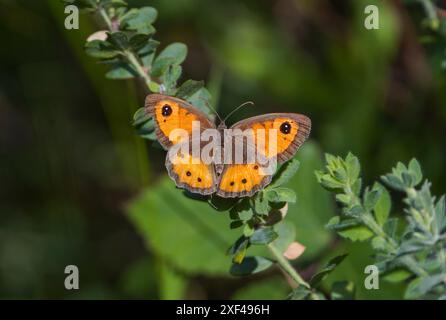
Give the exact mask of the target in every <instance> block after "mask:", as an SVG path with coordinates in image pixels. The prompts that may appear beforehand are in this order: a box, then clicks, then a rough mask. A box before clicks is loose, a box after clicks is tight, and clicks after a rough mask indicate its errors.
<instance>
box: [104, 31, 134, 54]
mask: <svg viewBox="0 0 446 320" xmlns="http://www.w3.org/2000/svg"><path fill="white" fill-rule="evenodd" d="M107 34H108V37H107V41H108V42H109V43H110V44H111V45H112V46H113V47H114V48H115V49H116V50H127V49H128V48H129V47H130V43H129V39H128V37H127V35H126V34H125V33H124V32H121V31H117V32H108V33H107Z"/></svg>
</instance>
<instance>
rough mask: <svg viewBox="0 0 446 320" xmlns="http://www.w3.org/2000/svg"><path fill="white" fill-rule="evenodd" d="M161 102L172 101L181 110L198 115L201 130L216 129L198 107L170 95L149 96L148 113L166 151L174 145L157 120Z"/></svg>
mask: <svg viewBox="0 0 446 320" xmlns="http://www.w3.org/2000/svg"><path fill="white" fill-rule="evenodd" d="M161 100H172V101H174V102H176V103H178V105H180V107H181V108H184V109H186V110H188V111H190V112H191V113H193V114H195V115H197V116H198V118H199V120H200V121H201V128H203V129H209V128H215V129H216V126H215V124H214V122H213V121H212V119H210V118H209V116H208V115H207V114H205V113H204V112H203V111H201V110H200V109H198V108H197V107H194V106H193V105H192V104H190V103H189V102H187V101H185V100H182V99H180V98H176V97H172V96H168V95H164V94H159V93H152V94H149V95H148V96H147V97H146V100H145V109H146V113H147V115H148V116H149V117H151V118H152V119H153V121H154V122H155V134H156V138H157V139H158V141H159V143H160V144H161V145H162V146H163V148H164V149H166V150H167V149H169V148H170V147H171V146H172V144H173V143H172V142H171V141H170V140H169V138H168V137H167V136H166V135H164V133H163V132H162V131H161V129H160V127H159V124H158V122H157V120H156V116H155V106H156V105H157V103H158V102H159V101H161Z"/></svg>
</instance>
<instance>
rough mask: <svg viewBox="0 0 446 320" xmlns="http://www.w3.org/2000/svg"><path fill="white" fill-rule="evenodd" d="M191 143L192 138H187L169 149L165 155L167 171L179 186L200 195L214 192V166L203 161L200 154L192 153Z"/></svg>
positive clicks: (215, 180) (215, 181) (215, 187)
mask: <svg viewBox="0 0 446 320" xmlns="http://www.w3.org/2000/svg"><path fill="white" fill-rule="evenodd" d="M192 143H193V141H192V139H189V140H188V141H184V142H181V143H179V144H176V145H174V146H173V147H171V148H170V149H169V151H168V152H167V156H166V168H167V172H168V174H169V176H170V177H171V178H172V180H174V181H175V184H176V185H177V187H179V188H183V189H187V190H188V191H190V192H193V193H199V194H202V195H208V194H212V193H215V191H216V189H217V186H216V184H217V178H216V173H215V166H214V164H213V163H204V162H203V160H202V159H201V157H200V156H196V155H194V154H193V152H192V149H191V146H192Z"/></svg>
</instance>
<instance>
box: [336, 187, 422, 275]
mask: <svg viewBox="0 0 446 320" xmlns="http://www.w3.org/2000/svg"><path fill="white" fill-rule="evenodd" d="M344 192H345V193H347V194H349V195H350V196H351V197H352V199H353V201H354V203H355V204H358V205H361V206H362V204H361V200H360V199H359V197H358V196H357V195H356V194H355V193H354V192H353V190H352V189H351V187H350V183H347V187H346V188H345V189H344ZM361 221H362V223H363V224H364V225H365V226H366V227H367V228H369V229H370V230H371V231H372V232H373V233H374V234H375V235H376V236H379V237H382V238H384V239H385V241H386V243H387V245H388V249H389V251H390V253H395V252H396V251H397V250H398V243H397V242H396V241H395V240H394V239H392V238H391V237H390V236H389V235H388V234H387V233H386V232H385V231H384V229H383V228H382V226H380V225H379V224H378V223H376V221H375V219H374V218H373V216H372V214H371V213H369V212H366V213H365V214H364V216H363V217H362V218H361ZM402 262H403V264H404V265H405V266H406V267H407V268H408V269H409V270H411V271H412V272H414V273H415V274H417V275H418V276H426V275H427V274H428V273H427V272H426V271H425V270H424V269H422V268H420V267H419V266H418V265H417V263H416V261H415V259H414V258H413V257H410V256H407V257H405V258H404V259H402Z"/></svg>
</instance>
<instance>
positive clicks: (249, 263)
mask: <svg viewBox="0 0 446 320" xmlns="http://www.w3.org/2000/svg"><path fill="white" fill-rule="evenodd" d="M272 265H273V261H271V260H269V259H267V258H264V257H246V258H245V259H244V260H243V262H242V263H240V264H233V265H232V266H231V269H230V273H231V274H232V275H233V276H247V275H250V274H255V273H258V272H261V271H264V270H266V269H268V268H269V267H271V266H272Z"/></svg>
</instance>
